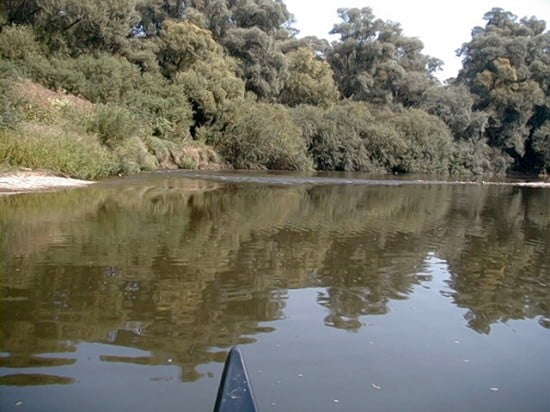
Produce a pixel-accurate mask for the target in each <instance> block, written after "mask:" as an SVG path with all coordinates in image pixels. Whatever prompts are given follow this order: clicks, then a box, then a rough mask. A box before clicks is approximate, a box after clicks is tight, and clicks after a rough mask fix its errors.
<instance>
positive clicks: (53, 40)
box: [4, 0, 140, 55]
mask: <svg viewBox="0 0 550 412" xmlns="http://www.w3.org/2000/svg"><path fill="white" fill-rule="evenodd" d="M137 2H138V0H93V1H92V0H36V1H32V0H9V1H7V2H6V4H4V7H5V12H6V14H7V19H8V22H10V23H16V24H32V25H33V27H34V30H35V32H36V33H37V35H38V38H39V39H40V40H42V41H44V42H45V43H46V44H48V46H49V47H50V49H52V50H54V51H55V50H60V51H65V52H69V53H70V54H72V55H77V54H80V53H83V52H86V51H89V50H103V51H109V52H111V53H117V52H119V51H120V50H121V49H124V48H126V47H128V33H129V31H130V29H131V28H132V26H134V25H135V24H137V23H138V22H139V19H140V16H139V14H138V13H137V11H136V5H137Z"/></svg>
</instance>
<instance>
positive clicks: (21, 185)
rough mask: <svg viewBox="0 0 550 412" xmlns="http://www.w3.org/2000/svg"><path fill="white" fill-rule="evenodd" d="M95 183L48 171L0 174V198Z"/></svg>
mask: <svg viewBox="0 0 550 412" xmlns="http://www.w3.org/2000/svg"><path fill="white" fill-rule="evenodd" d="M93 183H95V182H94V181H90V180H80V179H72V178H70V177H65V176H60V175H58V174H54V173H52V172H48V171H16V172H6V173H1V174H0V196H1V195H10V194H17V193H27V192H44V191H52V190H59V189H67V188H73V187H83V186H87V185H90V184H93Z"/></svg>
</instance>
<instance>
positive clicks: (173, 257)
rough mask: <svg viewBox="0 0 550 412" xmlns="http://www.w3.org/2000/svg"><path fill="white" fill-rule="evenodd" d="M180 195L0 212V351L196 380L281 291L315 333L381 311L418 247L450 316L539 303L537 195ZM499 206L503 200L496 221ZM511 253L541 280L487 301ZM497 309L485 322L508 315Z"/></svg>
mask: <svg viewBox="0 0 550 412" xmlns="http://www.w3.org/2000/svg"><path fill="white" fill-rule="evenodd" d="M180 189H181V188H179V187H178V184H177V182H173V181H171V183H169V184H168V183H166V184H164V185H159V186H158V187H151V185H144V186H140V185H135V186H131V187H129V188H122V189H121V188H119V187H116V188H111V187H109V186H107V187H106V188H100V187H96V188H94V189H93V190H89V191H88V190H85V191H74V192H66V193H54V194H44V195H39V196H38V195H32V196H29V197H23V198H10V199H9V200H0V223H1V224H2V229H3V235H4V236H5V237H4V238H3V242H4V243H3V244H2V249H1V253H2V256H1V257H2V263H1V264H0V271H2V272H1V273H2V305H3V311H2V313H0V317H1V321H2V322H1V323H2V325H3V328H4V330H6V331H7V336H6V337H5V339H3V341H2V351H3V352H7V353H12V354H15V353H23V354H27V355H29V356H31V355H32V354H37V353H57V352H66V351H69V350H74V351H76V350H78V349H77V346H78V344H77V342H81V341H85V342H102V343H110V344H113V345H117V346H119V347H121V348H136V349H140V350H144V351H147V353H150V354H151V355H145V357H142V358H139V357H137V358H139V359H137V358H136V359H134V358H132V357H129V360H128V362H125V361H124V358H123V357H112V356H114V355H106V356H107V357H104V358H103V359H104V360H106V361H107V360H108V361H110V362H114V361H115V360H116V363H137V364H140V365H142V364H143V365H144V364H146V363H147V362H152V364H153V365H155V364H157V363H158V364H163V363H166V362H167V359H172V364H174V365H179V366H180V367H181V368H182V372H181V374H182V376H181V378H182V379H183V380H184V381H197V380H199V378H200V377H203V376H205V375H204V372H201V365H206V364H209V363H211V362H222V361H223V359H224V357H225V348H228V347H230V346H232V345H234V344H237V343H246V342H252V341H254V339H257V338H258V335H260V334H263V333H270V332H271V331H272V330H273V327H275V326H273V325H275V324H276V323H275V322H274V321H277V320H280V319H284V317H285V304H286V301H287V295H288V290H289V289H303V288H309V287H319V288H325V289H323V292H322V293H323V295H320V296H319V297H318V298H317V300H316V302H317V303H319V304H321V305H322V306H323V307H324V308H326V309H327V310H328V311H329V314H328V316H327V317H326V319H325V323H326V325H329V326H333V327H336V328H345V329H348V330H350V329H351V330H357V329H358V328H360V327H361V324H360V317H361V316H364V315H369V314H385V313H387V311H388V304H389V303H391V302H392V301H394V300H402V299H406V298H408V297H409V296H410V295H411V293H412V289H413V288H414V287H415V285H418V284H419V283H422V282H424V281H426V280H427V279H426V278H423V275H422V267H423V265H424V264H425V256H427V254H428V253H429V252H431V251H432V250H435V251H436V252H437V255H438V256H441V257H444V258H445V259H446V260H447V261H448V262H449V265H450V267H451V268H452V273H453V276H454V277H453V279H452V281H453V282H454V283H453V286H452V288H453V290H454V291H455V292H456V298H455V300H454V301H453V303H458V304H459V305H464V306H465V307H468V308H472V310H477V309H476V308H477V307H478V306H479V305H482V304H485V303H484V302H486V298H487V297H489V300H490V299H491V296H492V295H491V293H493V292H494V293H501V296H502V297H503V298H506V299H508V298H509V299H514V296H515V295H513V294H511V292H512V291H513V290H520V291H522V292H521V293H522V296H523V297H529V298H530V299H532V300H533V302H534V303H531V304H530V306H529V307H530V308H531V310H532V312H530V313H532V314H539V315H541V314H544V310H545V309H544V307H545V306H544V305H547V304H546V303H545V302H547V299H548V294H547V293H546V292H545V290H546V289H544V287H542V288H541V286H540V284H539V283H537V282H540V281H541V279H542V278H543V277H544V276H547V274H548V273H549V270H548V269H545V268H548V267H549V266H548V264H547V262H548V260H547V259H548V257H546V254H545V253H544V250H545V248H546V245H547V243H548V241H547V240H544V239H545V238H544V237H543V234H541V229H537V228H542V229H544V228H545V227H547V226H545V225H547V224H548V223H547V222H548V216H547V215H542V216H541V214H540V213H538V214H537V213H534V214H533V213H530V212H529V211H530V210H531V209H535V210H544V209H543V208H544V206H545V205H547V204H548V203H544V202H545V201H548V200H549V199H548V196H547V195H544V194H543V195H540V194H538V195H537V194H532V193H531V194H529V193H527V192H524V191H523V189H513V188H498V187H481V186H479V187H465V186H444V185H434V186H414V187H413V186H411V185H408V186H403V187H354V186H323V187H315V186H308V185H302V186H296V187H288V188H287V187H275V188H271V187H268V186H261V185H260V186H258V185H250V186H243V187H238V186H234V185H233V186H227V187H222V188H218V189H217V190H213V191H212V190H208V191H197V192H193V193H188V192H185V191H183V190H180ZM531 190H532V189H531ZM518 193H520V196H519V198H518ZM502 199H505V200H506V201H510V200H511V201H512V202H511V203H510V204H511V206H510V207H508V209H507V210H508V212H507V214H502V213H501V212H500V208H499V207H500V202H502ZM512 206H513V207H512ZM79 208H81V209H79ZM531 211H532V210H531ZM499 216H500V217H499ZM518 216H519V218H518ZM533 219H534V221H533ZM510 223H512V224H510ZM537 230H538V232H537ZM515 237H517V240H516V241H512V242H510V241H509V240H508V239H509V238H510V239H513V238H515ZM499 239H500V240H499ZM495 240H497V241H495ZM508 247H509V248H510V249H507V248H508ZM512 247H515V248H516V249H519V251H520V252H519V253H518V256H521V255H523V254H524V253H525V256H526V259H519V258H518V264H517V265H516V269H518V270H519V268H520V267H531V268H532V270H533V272H536V271H537V270H538V269H537V268H539V269H540V273H542V274H543V275H542V278H541V277H540V276H539V277H538V278H535V277H533V276H531V275H532V273H525V277H524V279H523V280H518V281H519V282H522V283H521V285H519V286H518V287H516V285H515V284H514V282H515V281H514V280H513V279H514V277H515V276H516V275H517V274H518V273H519V272H517V270H515V271H511V272H510V271H505V272H504V273H507V274H511V275H512V277H511V278H502V279H504V282H505V283H503V284H502V285H500V286H499V288H501V289H500V291H498V290H497V289H495V290H493V289H491V288H492V287H493V286H492V284H491V283H490V282H489V283H486V282H484V281H479V279H478V278H477V276H478V275H479V274H480V273H481V272H482V270H481V269H480V268H484V267H486V268H487V267H490V266H491V259H496V258H497V256H499V253H500V252H502V251H504V252H506V256H515V255H514V253H516V251H515V250H516V249H514V250H513V251H512ZM546 249H547V248H546ZM486 251H489V253H488V254H487V255H486V256H487V257H483V256H484V255H483V253H485V252H486ZM476 253H478V255H476ZM545 259H546V260H545ZM469 265H470V266H469ZM475 265H478V266H475ZM484 270H485V272H486V273H489V272H490V269H484ZM524 272H525V271H524ZM519 275H521V273H519ZM520 277H521V276H520ZM493 278H494V277H488V278H487V279H493ZM507 279H508V280H507ZM533 279H535V280H533ZM542 281H543V282H545V280H544V279H542ZM506 282H509V284H508V283H506ZM468 285H474V286H475V290H476V291H475V293H473V294H472V293H471V291H470V290H469V286H468ZM502 288H504V290H507V291H508V292H506V293H504V294H502V292H503V289H502ZM518 302H521V299H520V300H518ZM506 305H509V306H506ZM513 305H514V304H510V303H506V304H505V305H504V306H502V307H501V309H499V310H500V312H498V316H497V317H490V318H488V322H489V323H488V324H491V323H492V322H495V321H498V320H500V319H506V316H515V315H514V313H515V312H514V310H515V309H514V308H515V306H513ZM546 307H548V305H547V306H546ZM521 313H522V314H523V312H521ZM325 315H326V314H322V315H320V316H321V318H322V317H323V316H325ZM480 330H481V329H480ZM66 342H69V343H71V342H75V344H74V345H75V347H74V348H67V347H65V346H64V345H65V343H66ZM109 356H110V357H109ZM139 362H142V363H139Z"/></svg>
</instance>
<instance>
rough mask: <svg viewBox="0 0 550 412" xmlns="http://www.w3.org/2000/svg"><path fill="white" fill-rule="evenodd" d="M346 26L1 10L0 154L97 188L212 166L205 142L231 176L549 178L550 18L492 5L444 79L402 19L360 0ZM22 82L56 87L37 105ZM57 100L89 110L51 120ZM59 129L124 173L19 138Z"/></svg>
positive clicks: (28, 6) (261, 13) (91, 6)
mask: <svg viewBox="0 0 550 412" xmlns="http://www.w3.org/2000/svg"><path fill="white" fill-rule="evenodd" d="M338 16H339V18H340V22H339V23H337V24H335V26H334V28H333V30H332V33H333V34H337V35H339V36H340V39H339V40H337V41H334V42H333V43H332V44H330V45H329V44H328V42H326V41H324V40H321V39H317V38H315V37H308V38H304V39H299V38H297V37H296V31H295V30H294V29H293V28H292V15H291V13H290V12H289V11H288V10H287V8H286V6H285V4H284V2H283V1H281V0H190V1H185V2H184V1H181V0H116V1H104V0H102V1H91V0H79V1H76V0H48V1H38V0H6V1H4V2H3V3H2V8H1V9H0V25H1V26H0V27H1V31H0V58H1V60H0V91H1V92H2V95H1V97H0V112H1V113H0V129H2V130H3V135H2V139H3V140H2V141H3V145H2V148H3V149H2V150H3V152H2V153H0V158H1V159H3V161H4V162H8V163H10V164H15V165H18V166H27V167H38V166H41V167H50V168H54V169H56V170H57V169H59V170H60V171H62V172H65V173H70V174H76V175H81V176H84V175H85V176H89V177H94V176H102V175H105V174H110V173H131V172H139V171H140V170H149V169H152V168H157V167H168V166H170V167H198V165H199V164H200V165H201V167H210V166H208V165H206V164H205V163H204V162H203V160H204V159H210V158H212V159H215V158H216V159H217V156H216V155H212V154H209V153H211V149H210V148H212V149H213V150H215V151H217V152H218V153H220V154H221V155H222V156H223V158H224V160H225V162H227V163H228V164H229V165H232V166H233V167H237V168H270V169H309V168H311V167H314V168H315V169H321V170H349V171H353V170H360V171H370V172H392V173H442V174H448V173H452V174H457V173H459V174H496V173H498V174H502V173H506V172H508V171H522V172H530V173H548V172H549V171H550V80H549V79H550V76H549V73H550V54H549V50H550V33H549V32H548V31H547V30H546V25H545V22H544V21H542V20H537V19H536V18H534V17H533V18H530V19H526V18H524V19H521V20H519V21H518V19H517V17H516V16H514V15H513V14H512V13H510V12H507V11H504V10H501V9H493V10H491V11H490V12H488V13H487V14H486V15H485V20H486V25H485V27H476V28H474V29H473V31H472V39H471V41H470V42H468V43H465V44H464V45H463V46H462V48H461V49H460V50H459V53H460V55H461V56H463V64H464V65H463V68H462V70H461V71H460V73H459V75H458V76H457V78H456V79H449V80H448V81H447V82H446V84H441V83H440V82H439V81H438V80H437V79H436V77H435V76H434V73H435V72H436V71H437V70H438V69H439V67H440V66H441V64H442V62H441V61H439V60H438V59H436V58H433V57H430V56H427V55H425V54H423V53H422V49H423V44H422V42H421V41H420V40H419V39H416V38H410V37H407V36H405V35H404V34H403V32H402V29H401V27H400V25H399V24H398V23H395V22H390V21H384V20H382V19H380V18H376V17H375V15H374V13H373V11H372V10H371V9H370V8H368V7H367V8H363V9H340V10H338ZM25 79H28V80H30V81H32V83H28V80H25ZM13 84H24V85H27V86H28V87H31V86H29V85H31V84H32V85H36V84H40V85H42V86H44V87H46V88H48V89H49V90H51V91H52V93H54V92H55V93H56V94H55V95H51V96H50V95H48V96H49V97H45V98H44V99H42V100H41V101H35V100H33V99H32V98H30V97H29V93H25V92H24V87H23V88H21V87H11V85H13ZM32 87H35V86H32ZM41 93H42V92H41ZM45 94H47V93H45ZM63 96H73V97H74V96H78V98H81V99H82V102H85V103H82V102H80V103H78V104H77V105H76V106H79V107H80V108H81V109H82V108H83V107H84V106H86V109H85V110H81V111H80V112H79V113H78V114H76V115H75V113H74V110H72V109H74V107H72V106H71V107H72V109H71V110H72V112H71V110H63V111H59V110H53V109H55V107H56V105H58V104H57V103H56V102H57V101H58V100H60V99H61V100H63V99H64V97H63ZM29 99H30V100H29ZM51 106H53V108H52V107H51ZM40 112H44V113H47V114H48V116H42V115H40ZM75 120H76V121H75ZM44 125H48V127H49V129H48V130H49V131H48V132H47V133H46V131H44V130H46V129H44V127H42V128H41V126H44ZM52 128H57V132H56V133H54V134H55V135H56V136H63V139H73V140H72V141H71V144H67V147H77V146H79V145H80V146H79V147H81V150H80V151H81V152H89V155H90V156H95V155H93V153H95V149H93V148H91V147H92V146H89V142H90V141H93V142H95V143H93V147H96V146H95V145H96V144H98V145H99V146H98V147H99V148H100V149H101V150H105V151H106V152H105V153H107V154H108V156H110V157H109V159H116V162H115V163H116V165H112V167H109V168H103V167H102V168H101V169H102V170H101V172H99V171H98V172H96V173H93V172H85V173H84V172H82V173H79V172H78V171H76V172H75V168H74V167H73V166H71V167H68V166H66V165H65V164H66V162H62V161H60V162H58V164H57V166H56V165H51V164H46V163H45V164H40V161H38V160H36V159H38V158H39V157H36V156H31V155H30V154H29V153H30V151H29V149H28V148H29V147H33V146H32V144H31V143H30V141H29V140H28V139H26V138H23V137H24V136H29V131H30V130H33V133H38V135H35V136H34V139H35V140H36V143H33V144H35V145H36V146H37V147H38V146H41V145H42V144H43V143H41V142H43V141H45V140H46V135H48V134H51V129H52ZM40 130H43V131H44V132H43V133H45V134H44V135H43V136H40V132H39V131H40ZM85 136H88V138H85ZM84 141H85V142H86V143H83V142H84ZM8 142H9V145H8V144H7V143H8ZM21 142H26V143H25V145H23V143H21ZM74 145H76V146H74ZM8 146H9V147H10V152H9V153H8V152H7V149H6V148H7V147H8ZM56 147H57V146H56ZM197 147H201V149H200V150H199V152H201V153H202V154H201V155H200V156H199V157H198V158H197V159H195V157H193V159H195V160H193V161H191V160H190V159H189V158H188V157H186V155H185V153H194V154H193V156H195V154H196V148H197ZM17 148H19V149H20V150H21V153H16V151H17V150H18V149H17ZM186 148H190V149H189V150H188V149H186ZM51 150H57V149H54V148H52V149H51ZM71 150H72V149H71ZM75 150H76V149H75ZM98 150H99V149H98ZM212 153H213V152H212ZM96 157H97V158H98V159H99V158H101V156H99V157H98V156H96ZM16 159H18V160H16ZM106 159H107V158H106ZM200 159H203V160H200ZM218 167H220V166H218Z"/></svg>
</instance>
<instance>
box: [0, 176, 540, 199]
mask: <svg viewBox="0 0 550 412" xmlns="http://www.w3.org/2000/svg"><path fill="white" fill-rule="evenodd" d="M201 177H202V176H192V177H191V178H201ZM211 178H212V177H211V176H210V179H211ZM206 179H207V180H209V179H208V177H206ZM223 180H224V181H227V180H231V179H227V177H224V178H223ZM238 180H239V181H242V179H238ZM245 180H249V179H245ZM306 180H307V182H309V183H311V179H306ZM94 183H97V182H96V181H93V180H81V179H73V178H71V177H68V176H63V175H60V174H58V173H55V172H50V171H46V170H44V171H33V170H18V171H13V172H10V171H5V172H0V196H6V195H15V194H21V193H36V192H51V191H56V190H63V189H70V188H78V187H85V186H89V185H92V184H94ZM302 183H305V182H302ZM373 183H375V184H384V183H387V182H386V181H376V182H374V181H373ZM400 183H401V184H405V183H406V184H430V183H432V184H433V183H437V184H449V185H480V186H482V185H489V186H516V187H533V188H545V189H550V182H544V181H532V182H529V181H525V182H494V181H467V180H464V181H462V180H455V181H453V180H450V181H438V182H434V181H429V180H418V179H416V180H408V181H401V182H400Z"/></svg>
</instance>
